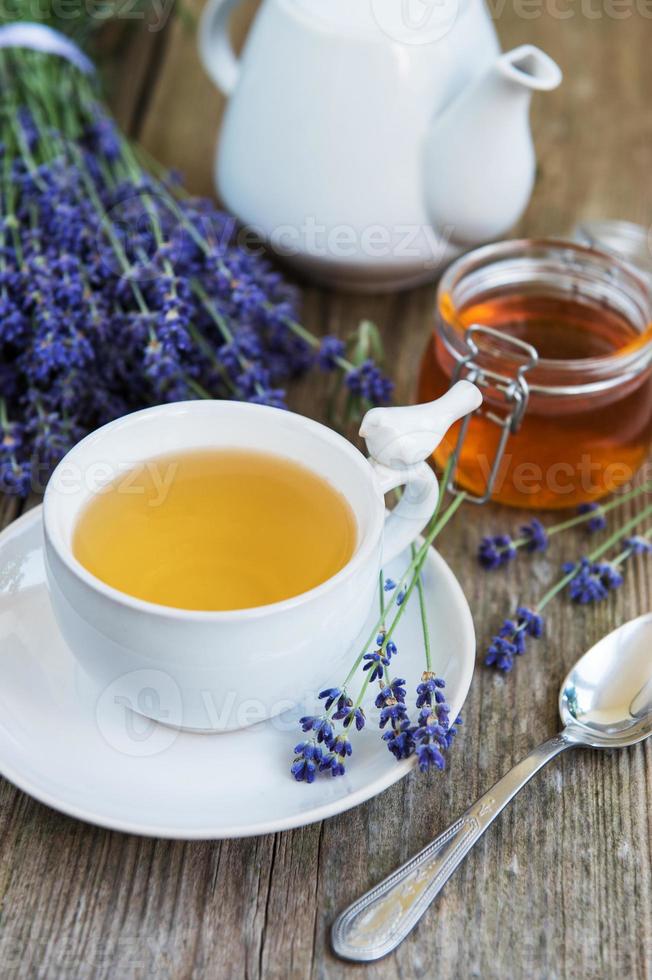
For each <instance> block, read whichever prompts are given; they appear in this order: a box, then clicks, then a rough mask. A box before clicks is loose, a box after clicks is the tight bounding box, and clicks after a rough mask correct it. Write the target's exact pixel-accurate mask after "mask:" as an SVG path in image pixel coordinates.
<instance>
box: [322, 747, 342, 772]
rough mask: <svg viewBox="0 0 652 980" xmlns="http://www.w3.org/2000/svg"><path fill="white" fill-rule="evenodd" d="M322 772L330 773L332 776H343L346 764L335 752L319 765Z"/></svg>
mask: <svg viewBox="0 0 652 980" xmlns="http://www.w3.org/2000/svg"><path fill="white" fill-rule="evenodd" d="M319 771H320V772H330V774H331V776H343V775H344V772H345V769H344V763H343V762H342V760H341V759H340V757H339V756H338V755H335V753H334V752H329V753H328V754H327V755H325V756H324V757H323V758H322V760H321V762H320V763H319Z"/></svg>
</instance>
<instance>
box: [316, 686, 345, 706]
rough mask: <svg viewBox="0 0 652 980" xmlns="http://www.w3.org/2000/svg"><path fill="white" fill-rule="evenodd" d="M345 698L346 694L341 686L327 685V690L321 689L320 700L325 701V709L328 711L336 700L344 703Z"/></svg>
mask: <svg viewBox="0 0 652 980" xmlns="http://www.w3.org/2000/svg"><path fill="white" fill-rule="evenodd" d="M345 699H346V695H345V694H344V691H342V690H341V688H339V687H327V688H326V690H325V691H320V693H319V700H320V701H324V709H325V710H326V711H328V710H329V709H330V708H331V707H332V705H334V704H335V702H336V701H338V702H341V703H342V704H344V703H345ZM338 707H339V704H338Z"/></svg>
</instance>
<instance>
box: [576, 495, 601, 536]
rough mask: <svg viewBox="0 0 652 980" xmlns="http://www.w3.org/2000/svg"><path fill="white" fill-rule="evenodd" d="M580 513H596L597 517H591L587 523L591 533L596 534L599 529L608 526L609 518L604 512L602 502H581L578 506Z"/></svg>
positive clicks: (587, 528)
mask: <svg viewBox="0 0 652 980" xmlns="http://www.w3.org/2000/svg"><path fill="white" fill-rule="evenodd" d="M577 513H578V514H595V517H591V518H590V519H589V520H588V521H587V522H586V524H585V525H584V526H585V527H586V530H587V531H589V532H590V533H591V534H595V533H596V532H597V531H604V529H605V528H606V526H607V518H606V517H605V516H604V514H603V513H602V509H601V507H600V504H596V503H594V502H591V503H586V504H580V505H579V507H578V508H577Z"/></svg>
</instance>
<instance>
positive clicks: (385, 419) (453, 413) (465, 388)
mask: <svg viewBox="0 0 652 980" xmlns="http://www.w3.org/2000/svg"><path fill="white" fill-rule="evenodd" d="M481 404H482V395H481V394H480V390H479V388H477V387H476V386H475V385H474V384H472V383H471V382H470V381H458V382H457V384H455V385H453V387H452V388H451V389H450V390H449V391H447V392H446V394H445V395H442V397H441V398H438V399H437V400H436V401H434V402H429V403H428V404H425V405H407V406H404V407H400V408H372V409H371V411H369V412H367V414H366V415H365V417H364V419H363V420H362V425H361V426H360V435H361V436H362V437H363V438H364V439H365V441H366V443H367V449H368V450H369V455H370V456H371V458H372V459H373V460H375V461H376V462H378V463H381V464H382V465H383V466H387V467H391V468H393V469H397V468H400V467H406V466H415V465H416V464H417V463H420V462H422V461H423V460H425V459H428V457H429V456H431V455H432V453H433V451H434V450H435V449H436V448H437V446H438V445H439V443H440V442H441V441H442V439H443V438H444V436H445V435H446V433H447V431H448V430H449V429H450V427H451V425H453V423H454V422H457V421H459V419H461V418H463V417H464V416H465V415H468V414H469V413H470V412H474V411H475V410H476V409H477V408H479V407H480V405H481Z"/></svg>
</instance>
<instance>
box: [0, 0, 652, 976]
mask: <svg viewBox="0 0 652 980" xmlns="http://www.w3.org/2000/svg"><path fill="white" fill-rule="evenodd" d="M524 8H525V5H524V6H523V8H520V7H519V6H518V4H516V3H515V4H513V5H510V4H507V5H505V6H504V9H503V11H502V13H501V15H500V16H499V17H498V22H497V26H498V29H499V31H500V33H501V35H502V38H503V40H504V43H505V45H513V44H517V43H520V42H522V41H524V40H531V41H533V42H535V43H538V44H540V45H541V46H542V47H543V48H544V49H545V50H547V51H549V53H550V54H552V55H553V56H554V57H555V58H557V59H558V60H559V62H560V64H561V65H562V67H563V68H564V70H565V72H566V82H565V84H564V86H563V88H562V89H560V90H559V91H558V92H556V93H553V94H552V95H549V96H546V97H545V98H543V97H541V98H539V99H537V100H535V105H534V112H533V118H534V126H535V132H536V142H537V149H538V153H539V160H540V173H539V179H538V183H537V187H536V191H535V194H534V196H533V199H532V203H531V206H530V208H529V210H528V213H527V215H526V217H525V218H524V220H523V221H522V223H521V225H520V231H521V232H522V233H523V234H554V233H558V232H564V231H567V230H568V229H569V228H571V227H572V226H573V225H574V224H575V222H576V221H578V220H580V219H582V218H587V217H598V216H618V217H626V218H631V219H634V220H639V221H643V222H644V223H646V224H649V223H650V219H651V213H652V180H651V179H650V173H651V170H652V109H651V108H650V93H651V92H652V59H650V57H649V50H650V42H651V40H652V22H651V21H650V20H647V19H645V18H644V17H642V16H641V15H636V14H633V15H632V16H631V17H629V18H625V19H621V20H617V19H614V18H613V17H609V16H607V15H606V13H605V10H606V7H605V9H604V10H602V16H598V17H597V18H596V19H589V18H588V17H587V16H583V15H581V13H580V10H579V5H577V4H569V5H568V6H567V7H564V5H563V4H558V5H557V8H554V7H553V5H550V4H548V5H547V6H546V7H545V10H547V11H550V10H554V9H560V8H561V9H568V10H571V11H574V14H573V16H572V17H570V18H568V19H563V20H562V19H559V18H558V17H555V16H553V15H552V14H551V13H550V12H544V9H543V5H542V8H541V11H540V13H541V16H539V17H531V16H530V17H528V18H525V17H523V16H521V17H519V16H518V11H519V9H520V10H521V12H522V9H524ZM494 9H497V7H496V4H495V3H494ZM527 9H528V10H529V11H530V13H531V12H532V9H533V8H532V7H531V6H530V7H529V8H527ZM585 9H586V8H585ZM596 9H602V8H598V7H597V6H596ZM631 9H632V10H633V9H634V8H633V6H632V8H631ZM193 10H196V5H194V4H193ZM245 18H246V13H245ZM140 45H142V47H140ZM139 51H141V52H145V53H144V54H142V59H144V61H141V60H139V59H140V57H141V56H140V55H139V54H138V52H139ZM129 57H130V58H131V59H133V60H132V61H130V62H129V63H130V64H132V65H136V64H138V65H140V66H141V68H140V69H139V71H140V74H138V77H137V79H136V76H135V75H134V74H131V75H130V77H129V78H124V77H123V78H122V79H118V82H120V84H119V85H118V87H117V89H116V90H115V91H116V95H115V100H116V106H117V108H118V111H119V113H120V116H121V119H122V120H123V122H124V124H125V125H127V126H128V127H129V128H130V129H131V130H132V131H135V132H136V133H137V134H138V135H140V136H141V137H142V139H143V142H144V143H145V145H146V147H147V148H148V149H149V150H151V151H153V152H154V153H155V154H156V155H158V156H159V158H160V159H162V161H163V162H164V163H167V164H169V165H172V166H180V167H182V168H183V169H185V170H186V172H187V173H188V175H189V181H190V185H191V187H192V188H193V189H194V190H196V191H199V192H209V191H210V189H211V167H212V162H211V161H212V156H213V142H214V139H215V136H216V130H217V125H218V121H219V117H220V113H221V103H220V100H219V99H218V97H217V96H216V94H215V93H214V91H213V89H212V88H211V86H210V84H209V83H208V82H207V80H206V79H205V77H204V76H203V74H202V71H201V69H200V68H199V66H198V64H197V62H196V59H195V57H194V42H193V39H192V37H191V36H189V35H188V34H187V32H186V29H185V28H184V27H182V26H181V25H180V24H175V25H172V26H171V27H170V28H169V29H168V30H167V31H166V32H165V34H164V35H161V36H160V37H156V38H155V39H154V40H152V39H151V38H142V37H141V38H140V39H139V40H138V41H137V42H136V43H135V46H134V47H133V48H132V49H131V54H130V55H129ZM143 65H144V67H143ZM118 74H119V73H118ZM433 297H434V289H433V287H427V288H423V289H420V290H416V291H413V292H410V293H404V294H401V295H396V296H391V297H366V298H360V297H353V296H347V295H343V294H335V293H326V292H322V291H320V290H317V289H307V290H306V293H305V301H304V319H305V321H306V323H307V325H309V326H310V327H311V328H312V329H314V330H316V331H318V332H319V331H325V330H333V331H335V332H339V333H342V334H344V333H346V332H347V331H348V330H350V329H352V328H353V327H354V326H355V325H356V323H357V322H358V320H359V319H360V318H362V317H370V318H371V319H374V320H375V321H376V322H377V323H378V324H379V326H380V328H381V330H382V332H383V336H384V339H385V342H386V346H387V352H388V363H389V364H391V366H392V371H393V374H394V376H395V377H396V379H397V385H398V396H399V397H400V398H410V397H411V396H412V394H413V391H414V384H415V366H416V364H417V362H418V358H419V355H420V352H421V350H422V348H423V346H424V344H425V342H426V340H427V338H428V336H429V333H430V330H431V311H432V307H433ZM294 406H295V407H296V408H297V409H299V410H303V411H306V412H308V413H310V414H315V413H316V412H318V411H319V404H318V403H317V402H316V394H315V388H314V386H313V385H312V383H311V385H310V386H309V387H308V386H306V385H305V384H304V385H299V386H298V387H297V389H296V391H295V392H294ZM17 512H18V508H17V505H16V503H15V502H14V501H8V502H4V504H3V509H2V511H1V513H0V517H1V520H2V523H4V524H6V523H7V522H8V521H10V520H11V519H13V518H14V517H15V516H16V514H17ZM628 512H629V511H628ZM518 522H519V515H518V514H515V513H514V512H508V511H505V510H500V509H499V508H496V507H486V508H483V509H472V510H470V511H469V512H468V514H467V516H466V518H465V519H464V520H459V521H457V522H456V524H455V525H454V526H453V527H451V528H450V529H448V530H447V531H446V532H445V534H444V535H443V537H442V539H441V543H440V547H441V550H442V552H443V554H444V555H445V557H446V558H447V560H448V561H449V562H450V563H451V565H452V567H453V569H454V570H455V572H456V573H457V575H458V576H459V578H460V581H461V582H462V583H463V585H464V588H465V589H466V591H467V594H468V597H469V600H470V603H471V607H472V609H473V613H474V617H475V621H476V625H477V630H478V638H479V644H480V647H481V648H482V647H484V646H485V645H486V643H487V640H488V638H489V637H490V635H491V633H492V631H493V630H495V628H496V627H497V626H498V625H499V623H500V621H501V619H502V618H503V617H504V615H505V614H506V613H507V612H509V611H510V610H512V609H513V608H514V606H515V604H516V603H517V601H519V600H524V601H528V600H531V599H533V598H535V597H536V595H537V593H539V592H540V591H541V589H542V587H543V586H544V585H545V583H547V582H549V581H551V580H552V579H553V577H554V575H555V570H556V568H557V567H558V565H559V562H560V561H561V560H562V558H563V557H564V555H563V554H562V551H561V549H560V548H559V547H558V546H556V545H555V546H553V547H552V549H551V551H550V552H549V554H548V555H546V556H545V557H544V558H542V559H540V560H538V561H536V562H529V561H523V562H522V563H520V564H519V565H518V567H516V566H514V567H512V568H511V569H510V570H509V571H508V572H507V573H506V574H505V575H504V576H492V575H480V574H479V573H478V570H477V567H476V564H475V561H474V557H473V555H474V551H475V548H476V546H477V543H478V541H479V539H480V537H481V535H482V534H483V533H485V532H487V531H490V530H492V529H495V528H502V527H513V526H514V525H515V524H518ZM568 547H571V545H570V544H569V545H568ZM573 547H574V548H576V549H581V538H580V537H579V536H578V537H577V538H576V539H575V542H574V543H573ZM650 608H652V582H651V576H650V566H649V563H648V564H647V565H646V564H645V563H644V561H643V560H638V561H637V562H635V563H634V564H633V565H632V567H631V568H630V569H629V571H628V573H627V587H626V588H624V589H622V590H621V591H620V592H619V593H617V594H616V595H615V596H614V597H613V598H612V599H611V600H610V601H609V602H608V603H606V604H604V605H602V606H600V607H597V608H595V609H579V610H578V609H575V608H571V607H569V606H568V605H566V604H565V603H563V602H559V603H558V604H557V605H556V606H555V607H554V612H553V613H552V615H551V617H550V622H549V627H548V632H547V636H546V638H545V640H543V641H541V643H540V644H539V645H538V647H537V648H536V649H534V650H532V652H531V653H530V654H529V655H528V657H527V659H524V660H523V661H522V662H521V663H519V665H518V669H517V670H516V671H515V672H514V674H513V675H512V676H510V677H508V678H502V677H497V676H496V675H495V674H494V673H492V672H490V671H488V670H485V669H483V668H482V667H481V666H479V667H478V670H477V672H476V676H475V679H474V682H473V685H472V689H471V693H470V696H469V699H468V702H467V704H466V706H465V709H464V716H465V727H464V730H463V734H462V735H461V736H460V739H459V743H458V744H457V746H456V748H455V751H454V753H453V760H452V767H451V770H450V773H447V774H444V775H440V776H436V777H435V778H432V779H424V778H419V777H418V776H416V775H415V774H413V775H411V776H409V777H408V778H406V779H405V780H403V781H402V782H401V783H400V784H398V785H396V786H394V787H393V788H392V789H390V790H388V791H387V792H385V793H384V794H382V795H381V796H380V797H378V798H376V799H375V800H372V801H371V802H369V803H367V804H365V805H364V806H361V807H358V808H357V809H355V810H353V811H351V812H350V813H347V814H344V815H343V816H341V817H336V818H333V819H331V820H329V821H327V822H325V823H323V824H321V825H314V826H310V827H306V828H304V829H301V830H297V831H293V832H291V833H286V834H277V835H274V836H270V837H261V838H257V839H254V840H245V841H228V842H224V843H219V842H217V843H210V842H209V843H189V844H184V843H171V842H167V841H152V840H142V839H138V838H135V837H128V836H126V835H120V834H112V833H108V832H106V831H103V830H99V829H96V828H93V827H90V826H86V825H84V824H81V823H78V822H76V821H73V820H71V819H69V818H67V817H64V816H61V815H59V814H57V813H54V812H52V811H50V810H48V809H47V808H46V807H44V806H42V805H40V804H38V803H36V802H34V801H33V800H30V799H29V798H27V797H25V796H24V795H23V794H21V793H20V792H18V791H17V790H15V789H14V788H13V787H12V786H11V785H10V784H8V783H7V782H5V781H2V782H0V964H1V967H0V972H1V973H2V976H3V977H12V978H13V977H16V978H34V977H39V978H59V977H62V978H68V977H70V978H87V977H88V978H91V977H92V978H95V977H97V978H111V980H113V978H119V980H132V978H133V980H137V978H138V980H139V978H146V977H156V978H173V980H181V978H184V980H185V978H203V977H210V978H213V977H217V978H220V980H221V978H224V980H231V978H240V977H245V978H248V980H256V978H270V980H271V978H279V980H289V978H297V980H305V978H308V977H310V978H314V980H331V978H348V977H351V978H355V977H361V976H363V975H364V976H366V977H369V978H370V980H394V978H397V980H398V978H401V980H417V978H420V977H435V976H436V977H438V978H441V980H466V978H471V977H474V978H482V980H492V978H495V980H504V978H506V977H507V978H514V980H517V978H518V980H520V978H523V980H530V978H534V980H557V978H569V980H571V978H572V980H578V978H581V980H610V978H614V980H615V978H622V977H627V978H632V980H649V977H650V976H651V975H652V921H651V905H652V901H651V900H652V894H651V892H652V875H651V864H652V855H651V845H650V841H651V838H652V813H651V810H652V807H651V803H650V801H651V800H652V746H650V745H646V746H642V745H640V746H638V747H636V748H634V749H632V750H630V751H628V752H623V753H618V754H613V755H612V754H600V753H597V752H589V751H583V752H578V753H575V754H569V755H567V756H564V757H563V758H561V759H560V760H559V761H558V762H557V763H555V764H553V766H552V767H551V768H550V769H548V770H547V771H545V772H544V773H542V774H541V775H540V776H539V777H537V779H536V780H535V781H534V782H533V783H532V784H531V785H530V787H529V788H528V789H526V790H525V791H524V792H523V794H522V795H521V796H520V797H519V798H518V799H517V800H516V801H515V802H514V803H513V804H512V806H511V807H510V808H509V809H508V810H507V811H506V813H505V814H504V815H503V816H502V817H501V818H500V820H499V821H498V822H497V823H496V825H495V826H494V827H493V828H492V829H491V830H490V832H489V833H488V834H487V835H486V837H485V838H484V839H483V840H482V842H481V843H480V844H479V845H478V846H477V847H476V849H475V850H474V851H473V852H472V853H471V855H470V856H469V858H468V859H467V861H466V862H465V864H464V865H463V866H462V868H461V869H460V870H459V871H458V873H457V874H456V876H455V877H454V878H453V879H452V880H451V882H450V883H449V884H448V885H447V887H446V889H445V890H444V892H443V894H442V896H441V897H440V899H439V900H438V902H437V905H436V908H434V909H433V910H431V912H430V914H429V915H428V916H427V917H426V918H425V919H424V920H423V922H422V923H421V924H420V925H419V927H418V928H417V929H416V931H415V933H414V935H413V936H412V937H411V938H410V939H409V940H408V941H407V942H406V943H405V944H404V945H403V946H402V948H401V950H400V952H399V953H398V954H397V955H395V956H392V957H389V958H388V959H386V960H384V961H382V962H380V963H378V964H375V965H372V966H369V967H368V968H366V969H365V968H356V967H352V966H348V965H345V964H342V963H341V962H339V961H337V960H335V959H334V958H333V957H332V956H331V954H330V952H329V949H328V929H329V926H330V923H331V922H332V921H333V918H334V917H335V915H336V914H337V913H338V912H339V911H340V910H341V909H342V908H343V907H344V906H345V905H346V904H348V903H349V902H350V901H351V900H352V899H354V898H355V897H356V896H357V895H358V894H359V893H360V891H361V890H363V889H366V888H367V887H369V886H371V885H372V884H373V883H374V882H376V881H378V880H379V879H380V878H382V877H383V876H384V875H386V874H387V873H389V872H390V871H391V870H392V869H393V868H394V867H395V866H396V865H397V864H398V863H399V862H401V861H403V860H404V859H406V858H407V857H408V856H409V855H410V854H411V853H413V852H414V851H415V850H416V849H418V848H419V847H421V846H423V845H424V844H425V843H426V842H427V841H428V840H430V838H431V837H432V836H434V835H435V834H436V833H438V832H439V831H440V830H441V829H442V828H444V827H445V826H447V825H448V823H449V822H450V821H451V819H452V818H453V817H454V816H456V815H458V814H459V813H461V812H462V810H464V809H465V807H466V806H467V805H468V804H469V803H470V802H471V801H472V800H474V799H475V798H476V797H477V796H478V795H479V794H480V793H481V792H482V791H483V790H485V789H486V788H487V787H488V786H489V785H490V784H491V783H492V782H493V781H494V780H495V779H496V778H498V777H499V776H500V775H501V774H502V773H503V772H504V771H505V770H507V769H508V768H509V767H510V766H511V765H512V764H513V763H515V762H516V761H517V760H518V759H519V757H521V756H522V755H524V754H525V753H526V752H527V751H528V750H529V749H530V748H531V747H532V746H533V745H534V743H535V742H537V741H539V740H542V739H544V738H545V737H546V736H548V735H549V734H551V733H552V732H553V731H554V730H555V728H556V726H557V723H558V719H557V709H556V701H557V691H558V686H559V682H560V680H561V678H562V677H563V675H564V674H565V672H566V670H567V668H568V667H569V666H570V664H571V663H572V662H573V661H574V660H575V658H576V657H577V655H578V654H579V653H580V652H581V651H582V650H584V649H585V648H586V647H587V646H588V645H589V644H590V643H592V642H593V641H595V640H596V639H597V638H598V637H599V636H601V635H602V634H603V633H605V632H607V631H608V630H609V629H611V628H612V627H613V626H614V625H615V624H617V623H620V622H623V621H624V620H626V619H628V618H629V617H631V616H634V615H636V614H638V613H640V612H642V611H644V610H649V609H650ZM306 792H310V790H309V789H308V788H307V789H306Z"/></svg>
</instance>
